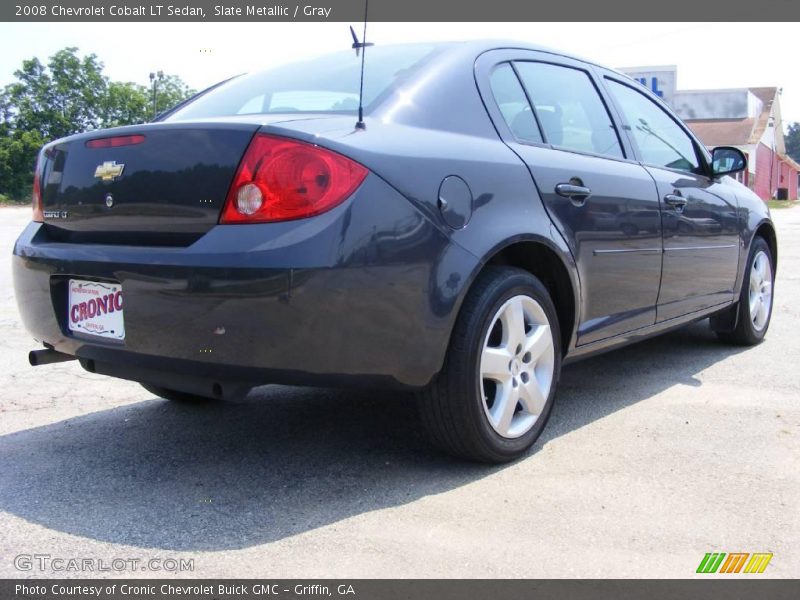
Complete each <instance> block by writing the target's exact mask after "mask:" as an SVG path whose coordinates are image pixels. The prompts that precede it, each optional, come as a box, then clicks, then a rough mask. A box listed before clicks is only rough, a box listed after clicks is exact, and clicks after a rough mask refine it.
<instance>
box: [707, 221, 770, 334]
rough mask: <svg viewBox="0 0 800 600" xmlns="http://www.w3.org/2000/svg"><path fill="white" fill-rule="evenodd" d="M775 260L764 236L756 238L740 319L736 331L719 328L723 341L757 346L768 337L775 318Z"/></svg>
mask: <svg viewBox="0 0 800 600" xmlns="http://www.w3.org/2000/svg"><path fill="white" fill-rule="evenodd" d="M774 273H775V263H774V262H773V258H772V252H771V251H770V249H769V245H768V244H767V242H766V241H765V240H764V238H761V237H757V238H755V240H753V244H752V246H751V248H750V255H749V256H748V260H747V269H746V271H745V280H744V282H743V283H742V291H741V293H740V295H739V302H738V306H737V307H736V308H734V310H736V309H737V308H738V313H739V316H738V319H737V320H736V327H734V329H733V330H732V331H719V332H717V337H719V339H720V340H722V341H723V342H727V343H729V344H736V345H738V346H755V345H756V344H760V343H761V342H762V341H763V340H764V336H765V335H766V333H767V330H768V329H769V323H770V320H771V319H772V305H773V292H774Z"/></svg>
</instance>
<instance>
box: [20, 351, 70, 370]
mask: <svg viewBox="0 0 800 600" xmlns="http://www.w3.org/2000/svg"><path fill="white" fill-rule="evenodd" d="M76 359H77V357H76V356H72V355H71V354H64V353H63V352H58V351H57V350H52V349H51V348H45V349H44V350H31V351H30V352H28V362H29V363H31V366H32V367H38V366H39V365H49V364H52V363H60V362H67V361H68V360H76Z"/></svg>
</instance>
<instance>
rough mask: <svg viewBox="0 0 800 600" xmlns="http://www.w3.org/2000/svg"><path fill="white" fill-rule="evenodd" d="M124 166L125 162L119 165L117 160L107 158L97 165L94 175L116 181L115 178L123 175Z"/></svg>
mask: <svg viewBox="0 0 800 600" xmlns="http://www.w3.org/2000/svg"><path fill="white" fill-rule="evenodd" d="M124 168H125V165H124V164H122V165H118V164H117V161H115V160H107V161H106V162H104V163H103V164H102V165H97V168H96V169H95V170H94V176H95V177H97V178H99V179H101V180H102V181H105V182H108V181H114V179H116V178H117V177H119V176H120V175H122V170H123V169H124Z"/></svg>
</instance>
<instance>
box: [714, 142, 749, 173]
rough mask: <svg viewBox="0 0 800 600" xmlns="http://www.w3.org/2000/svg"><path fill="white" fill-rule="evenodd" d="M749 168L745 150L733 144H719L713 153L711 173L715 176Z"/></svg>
mask: <svg viewBox="0 0 800 600" xmlns="http://www.w3.org/2000/svg"><path fill="white" fill-rule="evenodd" d="M746 168H747V157H746V156H745V155H744V152H742V151H741V150H739V149H738V148H734V147H732V146H718V147H716V148H714V151H713V152H712V153H711V173H712V174H713V175H714V176H715V177H720V176H722V175H730V174H732V173H738V172H739V171H744V170H745V169H746Z"/></svg>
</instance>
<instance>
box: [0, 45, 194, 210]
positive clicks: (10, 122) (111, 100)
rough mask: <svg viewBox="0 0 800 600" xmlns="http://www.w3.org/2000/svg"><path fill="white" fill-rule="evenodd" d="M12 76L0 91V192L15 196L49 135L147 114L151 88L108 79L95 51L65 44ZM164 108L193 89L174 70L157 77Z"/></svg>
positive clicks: (128, 122)
mask: <svg viewBox="0 0 800 600" xmlns="http://www.w3.org/2000/svg"><path fill="white" fill-rule="evenodd" d="M14 76H15V78H16V81H15V82H13V83H10V84H9V85H7V86H6V87H5V88H4V89H3V90H2V91H0V194H6V195H10V196H13V197H20V196H21V195H23V194H25V193H26V192H25V190H27V189H29V188H30V182H31V180H32V178H33V165H34V163H35V160H36V153H37V152H38V150H39V148H40V147H41V146H42V145H43V144H45V143H47V142H48V141H50V140H53V139H57V138H60V137H64V136H67V135H71V134H74V133H80V132H84V131H91V130H92V129H99V128H104V127H116V126H120V125H133V124H137V123H144V122H147V121H148V120H150V119H152V116H153V102H152V95H151V93H152V91H151V88H149V87H147V86H144V85H139V84H136V83H132V82H117V81H111V80H110V79H109V78H108V77H107V76H106V75H104V74H103V63H102V62H101V61H100V60H99V59H98V58H97V56H96V55H95V54H87V55H85V56H83V57H81V56H79V54H78V49H77V48H72V47H71V48H64V49H63V50H59V51H58V52H56V53H55V54H54V55H53V56H51V57H50V59H49V60H48V62H47V64H46V65H45V64H43V63H42V62H41V61H40V60H39V59H38V58H31V59H29V60H25V61H23V62H22V67H21V68H20V69H19V70H17V71H15V72H14ZM157 92H158V93H157V96H156V101H157V105H158V110H159V111H163V110H165V109H167V108H169V107H171V106H173V105H175V104H177V103H179V102H181V101H183V100H184V99H185V98H187V97H189V96H190V95H191V94H193V93H194V92H193V91H192V90H191V89H189V87H188V86H187V85H186V84H185V83H184V82H183V81H181V79H180V78H179V77H177V76H175V75H165V76H163V77H162V78H161V79H160V80H159V82H158V89H157Z"/></svg>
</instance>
